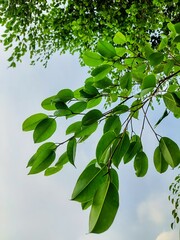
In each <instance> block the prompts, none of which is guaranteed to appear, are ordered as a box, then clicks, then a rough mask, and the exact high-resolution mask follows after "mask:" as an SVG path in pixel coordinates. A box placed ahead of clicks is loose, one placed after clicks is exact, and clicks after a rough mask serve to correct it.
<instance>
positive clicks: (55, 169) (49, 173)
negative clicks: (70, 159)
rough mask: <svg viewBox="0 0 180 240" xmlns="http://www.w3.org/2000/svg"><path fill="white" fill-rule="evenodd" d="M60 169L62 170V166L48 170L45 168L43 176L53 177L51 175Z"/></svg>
mask: <svg viewBox="0 0 180 240" xmlns="http://www.w3.org/2000/svg"><path fill="white" fill-rule="evenodd" d="M62 168H63V166H60V167H56V166H54V167H49V168H47V169H46V170H45V172H44V175H45V176H50V175H53V174H55V173H57V172H59V171H60V170H61V169H62Z"/></svg>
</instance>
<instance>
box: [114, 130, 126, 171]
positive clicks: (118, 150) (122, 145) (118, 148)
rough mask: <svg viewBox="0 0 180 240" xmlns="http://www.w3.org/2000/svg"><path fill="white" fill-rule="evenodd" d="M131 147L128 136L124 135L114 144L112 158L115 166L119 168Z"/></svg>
mask: <svg viewBox="0 0 180 240" xmlns="http://www.w3.org/2000/svg"><path fill="white" fill-rule="evenodd" d="M129 146H130V140H129V136H128V134H127V133H126V132H125V133H122V134H121V135H120V136H119V138H118V139H117V140H116V141H115V142H114V145H113V149H112V151H113V152H114V154H113V156H112V162H113V164H114V165H115V166H116V167H117V168H118V166H119V164H120V162H121V160H122V158H123V156H124V154H125V153H126V152H127V150H128V149H129Z"/></svg>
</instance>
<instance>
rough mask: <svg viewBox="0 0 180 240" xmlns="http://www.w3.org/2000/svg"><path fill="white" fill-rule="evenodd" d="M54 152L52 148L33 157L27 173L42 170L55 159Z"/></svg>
mask: <svg viewBox="0 0 180 240" xmlns="http://www.w3.org/2000/svg"><path fill="white" fill-rule="evenodd" d="M55 157H56V154H55V151H54V150H52V149H47V150H45V151H41V152H40V153H39V154H38V155H37V156H36V158H35V161H34V162H33V165H32V168H31V170H30V172H29V174H36V173H39V172H42V171H44V170H45V169H46V168H48V167H49V166H50V165H51V164H52V163H53V161H54V160H55Z"/></svg>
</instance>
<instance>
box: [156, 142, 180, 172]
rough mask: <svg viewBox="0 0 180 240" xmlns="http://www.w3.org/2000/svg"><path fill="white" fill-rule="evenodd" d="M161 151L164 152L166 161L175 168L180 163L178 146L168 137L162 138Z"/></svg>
mask: <svg viewBox="0 0 180 240" xmlns="http://www.w3.org/2000/svg"><path fill="white" fill-rule="evenodd" d="M159 147H160V151H161V152H162V155H163V158H164V159H165V161H166V162H167V163H168V164H169V165H170V166H171V167H172V168H175V167H176V166H178V165H179V163H180V150H179V147H178V145H177V144H176V143H175V142H174V141H173V140H171V139H170V138H167V137H162V138H161V139H160V143H159Z"/></svg>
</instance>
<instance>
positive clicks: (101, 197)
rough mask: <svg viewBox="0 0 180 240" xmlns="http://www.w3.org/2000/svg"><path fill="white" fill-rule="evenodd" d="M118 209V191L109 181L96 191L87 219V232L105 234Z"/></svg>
mask: <svg viewBox="0 0 180 240" xmlns="http://www.w3.org/2000/svg"><path fill="white" fill-rule="evenodd" d="M118 207H119V194H118V190H117V188H116V187H115V185H114V184H113V183H111V182H110V180H109V179H107V180H106V181H104V183H103V184H102V185H101V187H100V188H99V189H98V190H97V192H96V194H95V196H94V199H93V203H92V207H91V212H90V217H89V232H90V233H102V232H105V231H106V230H107V229H108V228H109V227H110V226H111V224H112V223H113V221H114V218H115V216H116V213H117V210H118Z"/></svg>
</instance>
